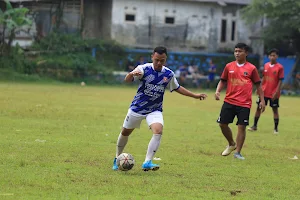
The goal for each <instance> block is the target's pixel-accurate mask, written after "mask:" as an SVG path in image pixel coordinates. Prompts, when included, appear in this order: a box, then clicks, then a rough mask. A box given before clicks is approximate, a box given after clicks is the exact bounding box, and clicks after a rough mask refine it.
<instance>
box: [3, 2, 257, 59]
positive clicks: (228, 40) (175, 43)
mask: <svg viewBox="0 0 300 200" xmlns="http://www.w3.org/2000/svg"><path fill="white" fill-rule="evenodd" d="M1 2H2V3H3V0H0V7H1ZM11 2H13V3H15V4H16V6H18V5H19V4H20V5H21V4H22V6H25V7H28V8H29V9H30V10H31V11H32V12H35V13H38V14H37V15H36V16H37V18H35V24H34V28H33V29H36V30H34V31H35V32H36V34H37V35H38V36H45V35H47V34H48V33H49V31H51V28H52V27H53V26H54V25H53V24H52V23H53V22H55V20H53V19H55V15H51V16H50V13H53V11H52V12H50V11H51V9H53V8H56V7H57V5H58V3H60V2H61V1H59V0H53V1H47V0H11ZM64 2H65V3H64V19H63V21H62V25H61V28H62V29H64V30H65V32H68V33H71V32H76V31H77V32H78V31H80V29H81V28H82V27H83V28H84V29H83V30H84V31H83V32H82V35H83V36H84V37H88V38H101V39H113V40H116V41H118V42H119V43H121V44H124V45H127V46H130V47H137V48H150V49H151V48H153V47H154V46H157V45H164V46H167V47H168V48H170V49H172V50H180V51H182V50H188V51H207V52H216V51H229V50H230V51H232V48H233V46H234V45H235V44H236V43H237V42H246V43H248V44H250V45H251V43H252V42H251V40H250V39H253V38H254V37H251V36H253V35H252V33H257V32H258V28H259V27H260V26H256V27H248V26H247V25H245V22H244V21H243V20H242V19H241V9H242V8H243V7H244V6H246V5H248V4H249V3H251V0H64ZM2 6H3V4H2ZM82 16H84V18H82ZM51 19H52V20H51ZM82 19H84V20H82ZM81 22H83V23H84V24H83V26H82V24H81ZM35 27H36V28H35ZM18 36H19V35H18ZM18 36H17V39H19V38H18ZM22 37H23V36H22ZM23 38H24V37H23ZM256 38H257V35H256V36H255V38H254V39H253V40H256V44H255V46H257V47H255V48H256V49H262V48H261V45H260V43H258V42H257V39H256ZM30 39H32V37H31V38H30ZM255 53H256V52H255Z"/></svg>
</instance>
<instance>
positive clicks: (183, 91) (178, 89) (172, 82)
mask: <svg viewBox="0 0 300 200" xmlns="http://www.w3.org/2000/svg"><path fill="white" fill-rule="evenodd" d="M167 87H168V88H169V89H170V91H171V92H173V91H176V92H177V93H179V94H181V95H184V96H188V97H192V98H195V99H200V100H204V99H205V98H206V97H207V95H206V94H195V93H193V92H191V91H190V90H188V89H186V88H184V87H182V86H180V85H179V83H178V81H177V79H176V77H175V74H174V73H173V77H172V78H171V80H170V82H169V83H168V86H167Z"/></svg>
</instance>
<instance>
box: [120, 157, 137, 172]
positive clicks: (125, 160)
mask: <svg viewBox="0 0 300 200" xmlns="http://www.w3.org/2000/svg"><path fill="white" fill-rule="evenodd" d="M117 165H118V167H119V170H121V171H128V170H131V169H132V168H133V166H134V158H133V156H132V155H131V154H129V153H122V154H120V155H119V156H118V157H117Z"/></svg>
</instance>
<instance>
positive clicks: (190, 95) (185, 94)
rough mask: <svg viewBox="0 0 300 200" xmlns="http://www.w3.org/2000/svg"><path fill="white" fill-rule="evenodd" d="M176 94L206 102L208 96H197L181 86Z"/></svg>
mask: <svg viewBox="0 0 300 200" xmlns="http://www.w3.org/2000/svg"><path fill="white" fill-rule="evenodd" d="M176 92H178V93H179V94H181V95H184V96H188V97H192V98H195V99H200V100H204V99H205V98H206V97H207V95H206V94H195V93H193V92H191V91H190V90H188V89H186V88H184V87H182V86H180V87H179V88H178V89H177V90H176Z"/></svg>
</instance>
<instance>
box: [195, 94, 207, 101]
mask: <svg viewBox="0 0 300 200" xmlns="http://www.w3.org/2000/svg"><path fill="white" fill-rule="evenodd" d="M206 97H207V95H206V94H196V97H195V98H196V99H200V100H205V99H206Z"/></svg>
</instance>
